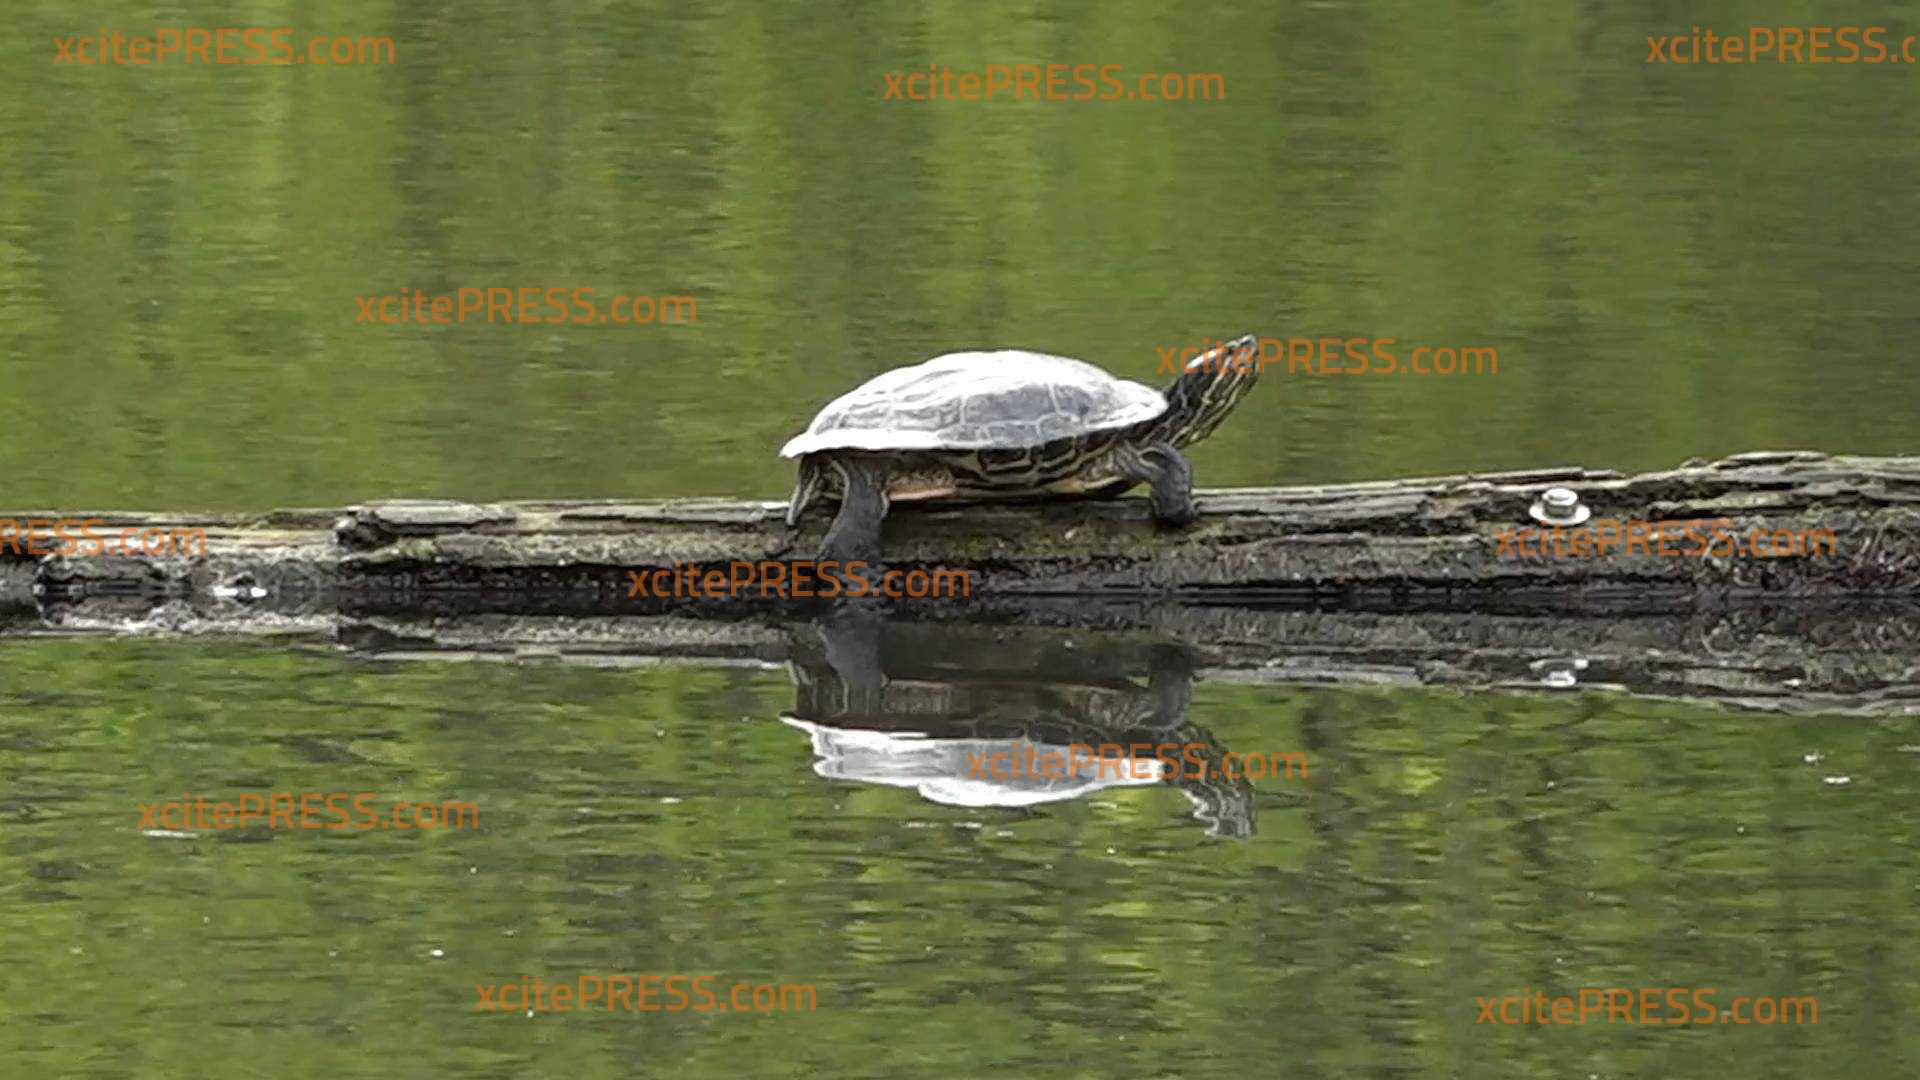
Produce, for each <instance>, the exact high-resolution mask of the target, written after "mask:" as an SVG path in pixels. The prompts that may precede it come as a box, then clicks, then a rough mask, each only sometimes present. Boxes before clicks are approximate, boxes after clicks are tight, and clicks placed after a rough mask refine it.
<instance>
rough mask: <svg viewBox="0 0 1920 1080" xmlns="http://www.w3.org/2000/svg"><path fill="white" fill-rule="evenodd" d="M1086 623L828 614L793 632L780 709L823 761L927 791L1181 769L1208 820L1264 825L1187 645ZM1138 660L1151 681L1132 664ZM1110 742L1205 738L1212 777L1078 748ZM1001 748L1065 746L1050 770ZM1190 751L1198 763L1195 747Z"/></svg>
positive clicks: (935, 794)
mask: <svg viewBox="0 0 1920 1080" xmlns="http://www.w3.org/2000/svg"><path fill="white" fill-rule="evenodd" d="M1085 638H1086V635H1085V634H1074V635H1072V637H1071V638H1068V637H1066V636H1064V635H1062V634H1059V633H1057V632H1051V631H1042V630H1018V631H1015V630H1008V629H1006V628H1003V627H968V626H957V625H935V624H912V623H883V622H881V621H879V620H877V619H872V620H860V621H857V622H853V623H844V622H842V623H830V624H827V625H824V626H822V627H821V628H820V640H821V642H822V643H823V644H824V648H823V649H811V648H808V647H806V645H805V644H801V643H797V644H796V648H795V651H794V655H795V657H796V660H795V661H794V662H793V663H792V664H790V665H789V670H790V671H791V672H792V675H793V679H794V707H793V709H792V711H791V712H788V713H786V714H783V715H782V716H781V718H780V719H781V720H782V721H784V722H785V723H787V724H789V725H791V726H793V727H795V728H798V729H800V730H801V731H805V732H806V733H807V734H808V735H809V736H810V737H811V738H812V740H813V750H814V754H815V755H816V760H815V762H814V771H815V772H816V773H818V774H819V775H821V776H824V777H828V778H830V779H835V780H852V781H859V782H862V783H871V784H885V785H889V786H894V787H910V788H914V789H916V790H917V791H918V792H919V793H920V794H921V795H922V796H923V797H925V798H927V799H929V800H931V801H934V802H938V803H943V804H947V805H951V806H970V807H981V806H1001V807H1025V806H1034V805H1037V804H1041V803H1048V802H1055V801H1059V800H1062V799H1072V798H1079V797H1081V796H1085V795H1089V794H1092V793H1093V792H1095V791H1099V790H1101V789H1103V788H1108V787H1114V786H1139V785H1147V784H1159V783H1173V784H1175V785H1177V786H1178V787H1179V788H1180V790H1181V791H1182V792H1183V793H1185V794H1186V796H1187V797H1188V798H1189V799H1190V800H1191V801H1192V803H1193V805H1194V809H1195V816H1196V817H1197V818H1199V819H1200V820H1201V821H1204V822H1206V823H1207V825H1208V830H1207V831H1208V833H1209V834H1211V835H1215V836H1240V837H1244V836H1250V835H1252V832H1253V792H1252V789H1251V787H1250V786H1249V785H1248V783H1247V781H1246V780H1245V779H1244V778H1243V779H1238V780H1234V781H1227V780H1222V779H1219V778H1218V777H1219V774H1220V770H1219V765H1220V760H1221V755H1222V751H1221V748H1220V747H1219V746H1218V745H1217V744H1216V743H1215V742H1214V741H1213V739H1212V737H1211V736H1209V735H1208V734H1207V733H1206V732H1205V731H1203V730H1201V729H1200V728H1198V727H1196V726H1194V725H1193V724H1191V723H1189V722H1188V721H1187V703H1188V700H1189V697H1190V695H1191V688H1192V682H1193V666H1192V661H1191V659H1190V658H1189V656H1188V654H1187V651H1186V650H1185V649H1184V648H1183V647H1180V646H1174V645H1166V644H1160V645H1153V646H1142V645H1139V644H1135V643H1127V644H1124V645H1121V646H1119V647H1116V648H1110V649H1107V650H1104V651H1102V650H1100V649H1098V648H1094V649H1089V648H1087V647H1086V646H1085V645H1084V644H1083V643H1084V640H1085ZM807 644H810V643H807ZM1142 668H1145V669H1146V670H1147V671H1148V673H1149V678H1148V684H1147V685H1146V686H1144V687H1143V686H1141V685H1139V684H1138V683H1137V682H1135V681H1132V680H1130V679H1128V678H1127V677H1126V676H1127V673H1129V672H1137V671H1140V670H1141V669H1142ZM1102 743H1117V744H1120V745H1122V746H1126V745H1129V744H1132V743H1152V744H1165V743H1174V744H1180V745H1183V746H1184V745H1185V744H1190V743H1191V744H1199V745H1200V746H1201V747H1203V748H1204V749H1202V750H1201V751H1200V752H1199V753H1198V754H1197V755H1196V756H1197V757H1198V758H1199V759H1201V760H1203V761H1204V762H1205V763H1206V766H1207V768H1206V772H1207V776H1206V777H1205V778H1200V777H1192V776H1187V775H1179V776H1173V775H1171V774H1172V772H1173V769H1172V767H1170V766H1168V765H1165V764H1163V763H1162V762H1161V761H1158V760H1155V758H1154V757H1153V756H1152V754H1151V753H1149V754H1148V755H1147V756H1145V757H1140V758H1129V759H1127V760H1126V761H1125V762H1124V763H1115V762H1113V761H1111V760H1110V761H1108V762H1107V763H1106V764H1105V765H1104V766H1103V765H1101V764H1100V763H1099V762H1098V761H1093V762H1089V761H1088V760H1087V759H1088V757H1089V751H1087V750H1080V751H1078V753H1077V754H1076V753H1074V752H1073V751H1072V749H1071V748H1072V747H1073V746H1074V745H1075V744H1080V745H1083V746H1088V747H1094V748H1096V752H1097V748H1098V747H1099V746H1100V744H1102ZM1028 750H1031V751H1032V752H1033V755H1034V757H1033V758H1032V759H1029V758H1027V756H1026V755H1027V751H1028ZM1001 753H1010V754H1012V755H1014V756H1013V757H1011V758H1007V759H1003V760H1005V761H1009V762H1012V761H1020V762H1025V761H1028V760H1033V761H1036V762H1038V761H1040V760H1042V759H1043V758H1044V755H1047V754H1050V753H1057V754H1059V755H1060V759H1059V760H1058V761H1055V762H1053V764H1052V765H1050V766H1049V767H1047V768H1045V769H1044V774H1043V772H1042V771H1041V769H1040V767H1039V766H1038V765H1037V764H1036V765H1035V766H1034V767H1033V768H1034V771H1032V772H1029V771H1028V769H1027V767H1026V766H1024V765H1022V766H1014V767H1008V768H1003V767H1002V766H1000V765H993V766H991V767H990V768H989V769H983V768H982V763H983V762H985V761H986V760H988V759H989V758H991V757H992V756H993V755H997V754H1001ZM1065 764H1071V765H1072V766H1073V768H1072V769H1071V771H1068V770H1067V769H1065V768H1063V765H1065ZM1120 764H1124V766H1125V767H1124V768H1122V767H1119V765H1120ZM1185 764H1186V770H1187V771H1189V772H1191V771H1197V770H1195V769H1194V768H1193V765H1192V758H1188V759H1187V760H1186V762H1185ZM994 773H1000V774H1001V775H999V776H996V775H993V774H994ZM1009 773H1010V774H1011V775H1008V774H1009ZM1055 773H1061V774H1063V775H1058V776H1055V775H1052V774H1055Z"/></svg>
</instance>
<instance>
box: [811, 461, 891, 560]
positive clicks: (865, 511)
mask: <svg viewBox="0 0 1920 1080" xmlns="http://www.w3.org/2000/svg"><path fill="white" fill-rule="evenodd" d="M828 467H830V468H832V469H833V470H834V471H835V472H836V473H838V474H839V477H840V483H841V493H840V513H839V514H838V515H837V516H836V517H835V518H834V519H833V528H831V529H829V530H827V539H826V543H825V544H823V545H822V546H821V548H820V560H821V561H822V562H828V561H832V562H838V563H840V564H841V565H843V566H844V565H845V564H847V563H851V562H864V563H867V564H868V565H876V564H878V563H879V562H880V523H881V522H882V521H884V520H885V519H886V516H887V506H888V499H887V480H888V478H889V477H890V476H891V474H892V471H893V470H892V468H891V467H890V466H889V465H888V464H887V463H886V462H883V461H878V460H875V459H873V458H867V457H837V458H833V459H832V460H831V461H830V462H828Z"/></svg>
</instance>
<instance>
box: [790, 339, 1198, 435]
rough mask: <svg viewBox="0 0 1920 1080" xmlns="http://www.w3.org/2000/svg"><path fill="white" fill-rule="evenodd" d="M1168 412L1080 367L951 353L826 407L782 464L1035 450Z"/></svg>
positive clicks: (1061, 359) (1151, 398) (1047, 359)
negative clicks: (893, 454) (861, 454)
mask: <svg viewBox="0 0 1920 1080" xmlns="http://www.w3.org/2000/svg"><path fill="white" fill-rule="evenodd" d="M1166 411H1167V399H1166V397H1165V396H1164V395H1162V394H1161V393H1160V391H1158V390H1155V389H1153V388H1152V387H1148V386H1142V385H1141V384H1139V383H1137V382H1129V381H1127V380H1126V379H1116V378H1114V377H1113V376H1112V375H1109V374H1107V373H1106V372H1105V371H1102V370H1101V369H1099V368H1097V367H1095V366H1093V365H1092V364H1089V363H1087V362H1085V361H1083V360H1073V359H1069V358H1068V357H1065V356H1049V355H1047V354H1046V353H1033V352H1023V351H1021V350H1018V349H1002V350H999V351H997V352H959V353H948V354H946V355H945V356H936V357H934V358H933V359H931V360H928V361H927V362H925V363H922V364H915V365H913V366H912V367H903V368H895V369H894V370H892V371H889V372H886V373H885V374H883V375H877V376H875V377H874V378H872V379H869V380H868V381H867V382H865V383H862V384H861V385H860V386H858V387H856V388H855V389H853V390H852V391H850V392H848V393H846V394H842V395H841V396H839V397H837V398H835V399H833V401H831V402H829V403H828V404H827V407H826V408H824V409H821V410H820V415H818V416H816V417H814V418H813V423H812V424H810V425H808V427H807V430H806V431H805V432H803V433H801V434H799V435H796V436H794V437H793V438H792V439H790V440H788V441H787V445H786V446H784V447H781V449H780V456H781V457H799V456H800V455H802V454H812V453H818V452H820V451H824V450H879V451H887V450H962V451H964V450H988V449H1000V448H1006V449H1011V448H1016V447H1027V446H1039V445H1041V444H1043V443H1048V442H1052V441H1054V440H1055V439H1065V438H1072V437H1074V436H1077V435H1086V434H1088V433H1091V432H1095V431H1105V430H1108V429H1110V428H1121V427H1127V426H1128V425H1131V424H1137V423H1140V422H1142V421H1145V420H1151V419H1153V418H1154V417H1156V416H1159V415H1160V414H1161V413H1163V412H1166Z"/></svg>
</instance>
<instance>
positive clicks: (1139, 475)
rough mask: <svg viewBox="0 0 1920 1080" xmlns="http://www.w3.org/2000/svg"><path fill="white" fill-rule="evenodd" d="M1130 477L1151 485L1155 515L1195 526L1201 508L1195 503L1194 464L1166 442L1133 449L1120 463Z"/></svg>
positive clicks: (1121, 468)
mask: <svg viewBox="0 0 1920 1080" xmlns="http://www.w3.org/2000/svg"><path fill="white" fill-rule="evenodd" d="M1117 464H1118V465H1119V466H1120V470H1121V472H1122V473H1123V474H1124V475H1126V476H1127V477H1129V478H1131V479H1134V480H1139V481H1142V482H1144V483H1146V484H1147V486H1148V488H1149V489H1150V494H1149V496H1148V499H1147V502H1148V504H1149V505H1150V506H1152V508H1153V516H1154V517H1155V518H1156V519H1158V520H1160V521H1164V522H1166V523H1167V524H1169V525H1191V524H1193V523H1194V521H1195V520H1196V519H1197V518H1199V516H1200V510H1199V508H1198V507H1196V506H1195V505H1194V504H1193V466H1191V465H1189V464H1187V459H1186V455H1184V454H1182V453H1181V452H1180V451H1178V450H1175V449H1174V448H1173V447H1172V446H1169V445H1168V444H1166V443H1151V444H1148V445H1146V446H1142V447H1138V448H1130V449H1128V450H1127V451H1125V453H1123V454H1122V456H1121V458H1120V460H1119V462H1118V463H1117Z"/></svg>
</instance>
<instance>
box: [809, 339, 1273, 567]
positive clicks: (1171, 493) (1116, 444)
mask: <svg viewBox="0 0 1920 1080" xmlns="http://www.w3.org/2000/svg"><path fill="white" fill-rule="evenodd" d="M1255 353H1256V348H1255V339H1254V337H1253V335H1251V334H1249V335H1247V336H1245V337H1241V338H1236V339H1235V340H1233V341H1230V342H1228V343H1227V344H1225V345H1222V346H1219V347H1217V348H1214V349H1212V350H1210V351H1208V352H1206V353H1203V354H1201V355H1200V356H1197V357H1195V358H1194V359H1193V360H1192V361H1190V362H1189V363H1188V364H1187V366H1186V369H1185V370H1184V371H1183V372H1182V373H1181V374H1180V376H1179V377H1178V378H1176V379H1175V380H1174V381H1173V383H1172V384H1171V385H1169V386H1168V387H1167V388H1166V389H1165V390H1154V389H1152V388H1151V387H1147V386H1142V385H1141V384H1139V383H1137V382H1129V381H1128V380H1126V379H1116V378H1114V377H1113V376H1112V375H1110V374H1108V373H1107V372H1105V371H1102V370H1101V369H1099V368H1097V367H1095V366H1093V365H1092V364H1089V363H1086V362H1085V361H1081V360H1073V359H1070V358H1068V357H1065V356H1050V355H1048V354H1046V353H1033V352H1024V351H1021V350H1018V349H1005V350H1001V351H999V352H960V353H948V354H947V355H945V356H936V357H934V358H933V359H931V360H928V361H926V362H925V363H922V364H915V365H913V366H911V367H903V368H896V369H894V370H893V371H889V372H886V373H885V374H882V375H878V376H875V377H874V378H873V379H870V380H868V381H867V382H865V383H863V384H861V385H860V386H858V387H855V388H854V389H853V390H851V391H849V392H848V393H846V394H843V395H841V396H840V397H838V398H835V399H834V400H833V401H831V402H829V403H828V404H827V406H826V407H825V408H823V409H821V410H820V413H819V415H818V416H815V417H814V418H813V422H812V423H811V424H809V425H808V426H807V430H806V431H804V432H802V433H801V434H799V435H796V436H794V437H793V438H792V439H789V440H788V441H787V444H786V446H784V447H782V448H781V450H780V456H781V457H797V458H799V459H800V476H799V480H798V481H797V482H796V483H795V485H794V489H793V497H792V498H791V499H790V500H788V503H787V526H788V528H792V527H793V526H795V525H797V524H798V523H799V521H800V517H801V515H802V514H804V513H806V510H807V507H808V505H809V504H811V503H812V502H813V500H814V499H815V498H819V497H826V498H832V499H837V500H839V503H840V512H839V514H838V515H837V516H835V518H834V522H833V527H832V529H830V530H829V531H828V532H827V538H826V542H825V544H824V545H823V546H822V548H821V551H820V558H821V559H823V560H833V561H838V562H842V563H846V562H856V561H864V562H867V563H878V562H879V561H880V523H881V521H882V520H883V519H884V518H885V517H886V515H887V508H888V506H889V505H891V504H892V503H896V502H903V501H907V500H912V499H963V500H964V499H1004V498H1015V499H1025V498H1043V497H1059V496H1090V497H1096V498H1111V497H1113V496H1115V495H1118V494H1120V493H1122V492H1124V491H1126V490H1127V489H1128V488H1131V487H1133V486H1135V485H1136V484H1146V485H1148V490H1149V497H1150V506H1151V507H1152V510H1153V516H1154V518H1155V519H1157V520H1159V521H1162V522H1165V523H1167V524H1169V525H1188V524H1191V523H1192V522H1193V520H1194V518H1195V517H1197V516H1198V511H1197V510H1196V509H1195V507H1194V504H1193V468H1192V467H1191V466H1190V465H1188V464H1187V459H1186V457H1185V456H1184V455H1182V454H1181V452H1180V451H1181V450H1182V449H1184V448H1185V447H1187V446H1189V445H1191V444H1193V443H1196V442H1199V441H1200V440H1201V439H1204V438H1206V437H1207V435H1208V434H1209V433H1210V432H1212V431H1213V429H1214V428H1215V427H1217V426H1219V424H1220V421H1222V420H1224V419H1226V416H1227V414H1228V413H1229V412H1232V411H1233V407H1234V406H1235V405H1237V404H1239V403H1240V399H1241V398H1242V397H1244V396H1246V393H1247V391H1248V390H1249V389H1251V388H1252V386H1253V384H1254V381H1255V380H1257V379H1258V378H1259V377H1260V365H1259V363H1258V362H1257V359H1256V356H1255Z"/></svg>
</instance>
